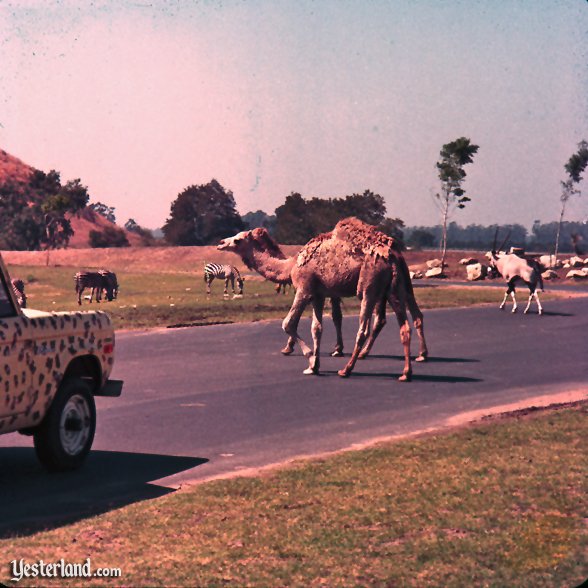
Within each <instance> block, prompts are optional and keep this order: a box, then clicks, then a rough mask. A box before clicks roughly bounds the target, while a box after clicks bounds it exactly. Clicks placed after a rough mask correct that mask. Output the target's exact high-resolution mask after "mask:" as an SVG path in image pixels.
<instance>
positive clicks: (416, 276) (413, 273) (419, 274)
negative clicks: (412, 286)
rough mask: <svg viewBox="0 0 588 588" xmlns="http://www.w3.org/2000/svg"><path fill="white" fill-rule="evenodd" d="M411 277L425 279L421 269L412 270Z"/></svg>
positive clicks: (412, 278)
mask: <svg viewBox="0 0 588 588" xmlns="http://www.w3.org/2000/svg"><path fill="white" fill-rule="evenodd" d="M410 279H411V280H422V279H423V272H420V271H418V270H417V271H414V272H413V271H411V272H410Z"/></svg>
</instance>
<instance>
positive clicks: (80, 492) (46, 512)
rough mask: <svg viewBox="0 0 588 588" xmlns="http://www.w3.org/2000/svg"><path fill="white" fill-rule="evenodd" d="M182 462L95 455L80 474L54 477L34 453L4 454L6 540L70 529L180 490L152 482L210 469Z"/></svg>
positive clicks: (0, 488) (1, 479) (0, 511)
mask: <svg viewBox="0 0 588 588" xmlns="http://www.w3.org/2000/svg"><path fill="white" fill-rule="evenodd" d="M207 461H208V460H207V459H204V458H199V457H177V456H171V455H157V454H144V453H122V452H116V451H92V452H91V453H90V455H89V456H88V458H87V460H86V463H85V464H84V466H83V467H82V468H81V469H79V470H77V471H74V472H67V473H59V474H50V473H47V472H46V471H45V470H44V469H43V468H42V467H41V466H40V465H39V463H38V461H37V458H36V455H35V452H34V450H33V449H30V448H26V447H6V448H0V539H4V538H7V537H12V536H15V535H19V536H22V535H30V534H32V533H35V532H38V531H40V530H44V529H53V528H56V527H60V526H63V525H65V524H70V523H73V522H76V521H79V520H81V519H84V518H87V517H90V516H95V515H98V514H102V513H105V512H108V511H110V510H114V509H116V508H120V507H122V506H125V505H127V504H132V503H134V502H140V501H142V500H148V499H152V498H157V497H159V496H163V495H165V494H168V493H170V492H173V491H174V490H173V489H171V488H165V487H162V486H157V485H153V484H152V483H151V482H153V481H154V480H158V479H160V478H164V477H166V476H170V475H172V474H176V473H178V472H182V471H185V470H188V469H191V468H194V467H197V466H199V465H202V464H204V463H206V462H207Z"/></svg>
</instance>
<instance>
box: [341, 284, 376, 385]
mask: <svg viewBox="0 0 588 588" xmlns="http://www.w3.org/2000/svg"><path fill="white" fill-rule="evenodd" d="M375 305H376V300H374V298H373V296H367V295H364V296H363V297H362V300H361V309H360V313H359V329H358V331H357V337H356V338H355V347H354V348H353V353H352V354H351V358H350V359H349V361H348V362H347V365H346V366H345V367H344V368H343V369H341V370H339V371H338V372H337V373H338V374H339V375H340V376H341V377H342V378H347V377H348V376H349V374H350V373H351V372H352V371H353V368H354V366H355V362H356V361H357V358H358V356H359V352H360V351H361V348H362V347H363V345H364V343H365V341H366V339H367V337H368V334H369V329H370V321H371V320H372V314H373V312H374V307H375Z"/></svg>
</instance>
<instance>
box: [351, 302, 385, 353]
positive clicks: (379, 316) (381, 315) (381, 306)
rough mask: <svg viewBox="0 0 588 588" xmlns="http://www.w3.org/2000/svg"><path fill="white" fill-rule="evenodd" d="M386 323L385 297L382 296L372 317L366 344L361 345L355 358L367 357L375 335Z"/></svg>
mask: <svg viewBox="0 0 588 588" xmlns="http://www.w3.org/2000/svg"><path fill="white" fill-rule="evenodd" d="M385 324H386V299H385V298H382V300H381V301H380V302H378V305H377V306H376V314H375V317H374V325H373V329H372V330H371V332H370V334H369V336H368V339H367V342H366V344H365V345H364V346H363V349H362V350H361V351H360V352H359V355H358V357H357V359H364V358H365V357H367V355H368V353H369V352H370V351H371V350H372V347H373V345H374V343H375V341H376V338H377V336H378V335H379V334H380V331H381V330H382V329H383V328H384V325H385Z"/></svg>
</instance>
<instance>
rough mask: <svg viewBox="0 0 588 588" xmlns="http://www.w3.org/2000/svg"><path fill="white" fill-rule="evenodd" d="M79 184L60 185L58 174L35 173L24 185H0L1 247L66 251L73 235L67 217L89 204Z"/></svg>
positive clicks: (5, 183) (83, 189) (84, 190)
mask: <svg viewBox="0 0 588 588" xmlns="http://www.w3.org/2000/svg"><path fill="white" fill-rule="evenodd" d="M88 198H89V196H88V191H87V188H86V187H85V186H83V185H82V184H81V182H80V180H79V179H78V180H73V181H70V182H67V183H66V184H65V185H62V184H61V180H60V175H59V172H57V171H55V170H51V171H50V172H48V173H45V172H43V171H40V170H34V171H33V172H32V174H31V175H30V177H29V179H28V181H27V182H24V183H13V182H10V181H8V182H4V183H3V184H1V185H0V234H1V235H2V237H1V238H0V243H1V244H2V246H3V247H4V248H6V249H21V250H22V249H28V250H34V249H40V248H41V247H43V248H45V249H47V250H49V249H54V248H56V247H62V246H64V247H66V246H67V245H68V243H69V240H70V238H71V236H72V235H73V229H72V227H71V223H70V221H69V219H68V218H67V217H66V215H67V214H75V213H76V212H78V211H79V210H81V209H83V208H84V207H85V206H86V204H87V202H88Z"/></svg>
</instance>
